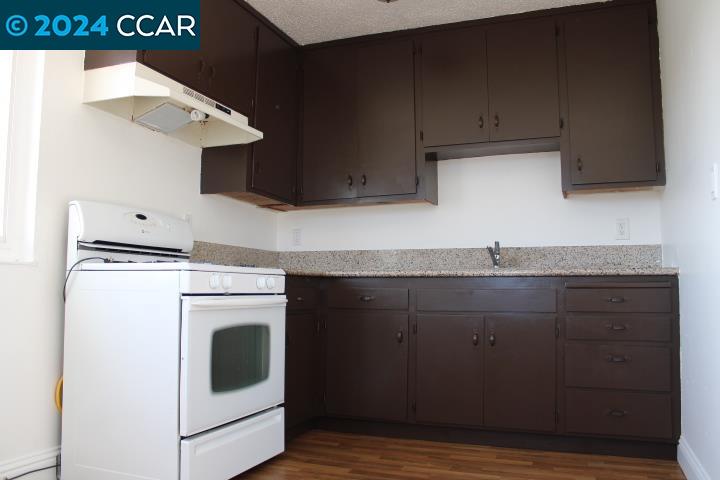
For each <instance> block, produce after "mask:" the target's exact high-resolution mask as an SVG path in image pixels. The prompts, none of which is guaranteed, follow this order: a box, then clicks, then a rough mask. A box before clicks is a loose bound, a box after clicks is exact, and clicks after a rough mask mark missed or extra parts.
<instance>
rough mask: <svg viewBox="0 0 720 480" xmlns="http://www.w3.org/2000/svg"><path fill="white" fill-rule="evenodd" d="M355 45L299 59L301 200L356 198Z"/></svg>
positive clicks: (317, 51) (319, 52)
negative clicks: (300, 60)
mask: <svg viewBox="0 0 720 480" xmlns="http://www.w3.org/2000/svg"><path fill="white" fill-rule="evenodd" d="M356 55H357V52H356V49H355V48H354V47H352V48H348V47H332V48H321V49H317V50H311V51H308V52H306V53H305V54H304V58H303V97H304V98H303V122H302V135H303V137H302V145H303V149H302V199H303V201H306V202H307V201H310V202H311V201H316V200H334V199H347V198H354V197H356V196H357V188H358V185H359V182H360V179H359V178H356V177H357V173H356V171H355V170H356V167H357V155H358V147H357V143H358V139H357V135H358V131H357V88H356V82H357V75H356V68H357V60H356Z"/></svg>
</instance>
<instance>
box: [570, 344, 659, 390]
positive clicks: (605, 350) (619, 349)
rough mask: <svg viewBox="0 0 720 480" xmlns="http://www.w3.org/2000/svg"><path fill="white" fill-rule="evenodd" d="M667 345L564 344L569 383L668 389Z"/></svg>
mask: <svg viewBox="0 0 720 480" xmlns="http://www.w3.org/2000/svg"><path fill="white" fill-rule="evenodd" d="M670 359H671V354H670V349H669V348H667V347H645V346H633V345H623V344H616V345H593V344H583V343H573V344H567V345H565V385H566V386H568V387H589V388H617V389H625V390H649V391H662V392H667V391H670Z"/></svg>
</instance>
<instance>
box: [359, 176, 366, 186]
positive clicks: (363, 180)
mask: <svg viewBox="0 0 720 480" xmlns="http://www.w3.org/2000/svg"><path fill="white" fill-rule="evenodd" d="M360 183H362V184H363V185H367V177H366V176H365V174H363V176H362V177H360Z"/></svg>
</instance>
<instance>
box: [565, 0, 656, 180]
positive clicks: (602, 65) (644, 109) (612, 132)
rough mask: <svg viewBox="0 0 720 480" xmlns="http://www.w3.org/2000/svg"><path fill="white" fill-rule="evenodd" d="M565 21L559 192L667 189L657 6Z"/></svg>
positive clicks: (594, 14) (614, 10)
mask: <svg viewBox="0 0 720 480" xmlns="http://www.w3.org/2000/svg"><path fill="white" fill-rule="evenodd" d="M563 24H564V46H565V48H564V51H565V56H566V67H565V71H566V72H567V73H566V75H567V77H566V82H565V83H566V88H567V91H566V104H567V112H568V116H567V118H568V135H567V138H566V139H565V142H564V145H563V157H564V158H563V160H564V162H563V189H564V190H565V191H568V190H575V189H578V188H582V187H586V188H587V187H597V186H613V185H615V186H633V185H647V184H664V173H663V172H664V167H663V158H662V157H663V154H662V140H661V138H662V124H661V120H660V118H661V117H660V101H659V74H658V67H657V59H658V55H657V38H656V36H657V32H656V29H655V28H654V24H655V23H654V9H653V8H652V7H651V6H650V5H635V6H627V7H622V8H615V9H608V10H602V11H597V12H587V13H581V14H576V15H572V16H568V17H566V18H565V19H564V22H563ZM650 25H653V27H652V28H651V26H650Z"/></svg>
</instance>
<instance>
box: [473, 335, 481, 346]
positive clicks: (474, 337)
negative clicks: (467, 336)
mask: <svg viewBox="0 0 720 480" xmlns="http://www.w3.org/2000/svg"><path fill="white" fill-rule="evenodd" d="M472 342H473V345H475V346H477V344H478V343H480V335H479V334H478V333H477V332H475V333H473V336H472Z"/></svg>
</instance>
